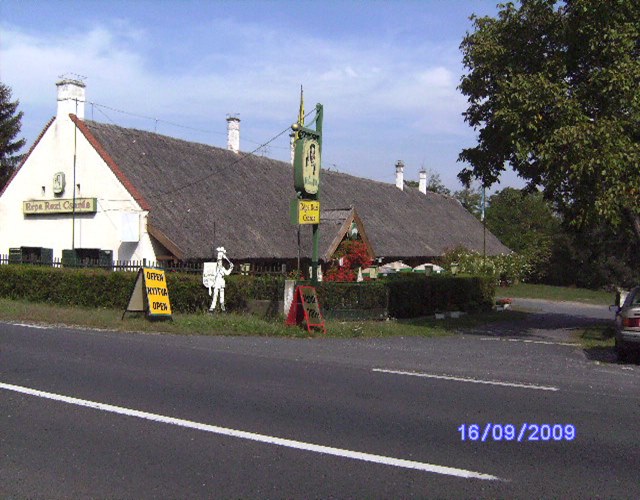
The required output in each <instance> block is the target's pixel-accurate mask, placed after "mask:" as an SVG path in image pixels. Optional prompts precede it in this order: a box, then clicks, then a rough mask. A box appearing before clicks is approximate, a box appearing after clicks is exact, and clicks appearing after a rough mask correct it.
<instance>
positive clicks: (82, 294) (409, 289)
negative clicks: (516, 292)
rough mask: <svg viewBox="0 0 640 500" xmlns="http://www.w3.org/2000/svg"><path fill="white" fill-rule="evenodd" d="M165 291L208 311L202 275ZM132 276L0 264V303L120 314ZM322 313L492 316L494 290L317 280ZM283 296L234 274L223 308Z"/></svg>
mask: <svg viewBox="0 0 640 500" xmlns="http://www.w3.org/2000/svg"><path fill="white" fill-rule="evenodd" d="M166 276H167V286H168V288H169V298H170V299H171V308H172V310H173V311H174V312H179V313H188V312H198V311H206V310H207V309H208V307H209V305H210V303H211V297H209V295H208V294H207V290H206V288H204V286H202V278H201V276H199V275H194V274H183V273H174V272H167V273H166ZM135 279H136V273H133V272H113V271H106V270H103V269H77V268H76V269H69V268H62V269H58V268H53V267H39V266H30V265H3V266H0V297H6V298H10V299H25V300H29V301H33V302H49V303H53V304H61V305H77V306H84V307H106V308H111V309H121V310H123V311H124V309H125V308H126V307H127V304H128V303H129V298H130V297H131V293H132V291H133V286H134V284H135ZM316 289H317V292H318V300H319V301H320V305H321V306H322V310H323V312H324V311H326V312H327V313H329V314H328V316H329V317H331V316H334V317H340V316H341V313H345V314H344V315H343V317H353V318H358V317H360V318H363V317H367V316H368V314H371V313H372V312H373V313H375V314H374V315H373V316H372V317H381V316H385V315H386V313H385V312H384V311H387V312H388V315H389V316H392V317H396V318H412V317H418V316H428V315H430V314H433V313H434V312H436V311H451V310H459V311H467V312H475V311H480V310H489V309H490V308H491V307H492V305H493V301H494V293H495V287H494V282H493V279H492V278H490V277H486V276H485V277H465V276H455V277H454V276H438V275H432V276H425V275H424V274H411V273H406V274H398V275H397V276H395V277H393V278H388V279H385V280H379V281H375V282H373V281H367V282H364V283H341V282H322V283H319V284H318V286H317V287H316ZM283 295H284V277H281V276H242V275H235V276H234V275H232V276H229V277H228V278H227V279H226V288H225V305H226V306H227V309H228V310H230V311H241V310H245V309H246V307H247V304H248V301H249V300H252V299H255V300H268V301H271V302H274V303H277V302H278V301H280V300H282V298H283Z"/></svg>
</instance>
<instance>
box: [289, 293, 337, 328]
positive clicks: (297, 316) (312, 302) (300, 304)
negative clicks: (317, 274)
mask: <svg viewBox="0 0 640 500" xmlns="http://www.w3.org/2000/svg"><path fill="white" fill-rule="evenodd" d="M303 320H304V321H305V323H306V325H307V331H308V332H309V334H312V333H313V329H315V328H319V329H321V330H322V333H323V334H324V335H326V334H327V328H326V325H325V321H324V318H323V316H322V312H321V310H320V302H319V301H318V293H317V292H316V288H315V287H314V286H309V285H298V286H296V290H295V292H294V293H293V301H292V302H291V307H290V308H289V314H288V315H287V319H286V321H285V324H286V325H288V326H296V325H300V324H301V323H302V321H303Z"/></svg>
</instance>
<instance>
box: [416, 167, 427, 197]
mask: <svg viewBox="0 0 640 500" xmlns="http://www.w3.org/2000/svg"><path fill="white" fill-rule="evenodd" d="M419 175H420V178H419V180H418V191H420V192H421V193H422V194H427V171H426V170H424V169H422V170H420V173H419Z"/></svg>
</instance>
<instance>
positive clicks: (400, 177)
mask: <svg viewBox="0 0 640 500" xmlns="http://www.w3.org/2000/svg"><path fill="white" fill-rule="evenodd" d="M396 187H397V188H398V189H399V190H400V191H404V163H403V162H402V160H398V163H396Z"/></svg>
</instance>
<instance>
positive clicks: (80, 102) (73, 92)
mask: <svg viewBox="0 0 640 500" xmlns="http://www.w3.org/2000/svg"><path fill="white" fill-rule="evenodd" d="M56 86H57V87H58V111H57V115H56V117H57V118H58V119H61V118H67V119H68V118H69V115H70V114H74V115H76V116H77V117H78V118H80V119H81V120H84V102H85V100H86V99H85V93H84V88H85V87H86V85H85V83H84V82H82V81H80V80H74V79H72V78H63V79H62V80H60V81H59V82H58V83H56Z"/></svg>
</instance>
